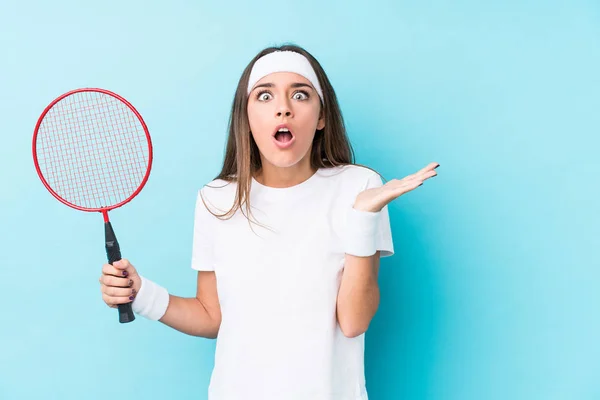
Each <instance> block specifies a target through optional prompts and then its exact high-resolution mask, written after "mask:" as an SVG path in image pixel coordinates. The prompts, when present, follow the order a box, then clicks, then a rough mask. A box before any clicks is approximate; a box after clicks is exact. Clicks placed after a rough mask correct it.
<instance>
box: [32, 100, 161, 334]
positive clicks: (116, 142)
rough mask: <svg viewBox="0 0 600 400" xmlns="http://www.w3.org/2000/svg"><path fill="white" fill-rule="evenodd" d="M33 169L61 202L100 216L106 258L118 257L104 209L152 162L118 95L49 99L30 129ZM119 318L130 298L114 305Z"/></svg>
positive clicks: (133, 189) (130, 190) (126, 313)
mask: <svg viewBox="0 0 600 400" xmlns="http://www.w3.org/2000/svg"><path fill="white" fill-rule="evenodd" d="M33 159H34V163H35V168H36V171H37V173H38V175H39V177H40V179H41V181H42V183H43V184H44V186H45V187H46V189H48V191H49V192H50V193H51V194H52V195H53V196H54V197H55V198H56V199H57V200H59V201H60V202H61V203H63V204H65V205H67V206H69V207H72V208H74V209H76V210H80V211H88V212H100V213H102V215H103V217H104V236H105V248H106V255H107V258H108V262H109V263H110V264H113V263H115V262H116V261H119V260H120V259H121V250H120V247H119V242H118V241H117V237H116V235H115V232H114V230H113V227H112V225H111V222H110V220H109V218H108V212H109V211H111V210H114V209H115V208H118V207H121V206H123V205H124V204H126V203H128V202H129V201H131V200H132V199H133V198H134V197H135V196H137V195H138V194H139V193H140V191H141V190H142V188H143V187H144V185H145V184H146V182H147V180H148V176H149V175H150V169H151V166H152V142H151V140H150V133H149V132H148V128H147V126H146V124H145V122H144V120H143V119H142V116H141V115H140V113H139V112H138V111H137V110H136V109H135V108H134V107H133V106H132V105H131V104H130V103H129V102H128V101H127V100H125V99H124V98H123V97H121V96H119V95H117V94H115V93H112V92H110V91H108V90H104V89H97V88H84V89H76V90H72V91H70V92H67V93H65V94H63V95H61V96H59V97H58V98H56V99H55V100H54V101H52V102H51V103H50V104H49V105H48V106H47V107H46V108H45V109H44V111H43V112H42V114H41V115H40V117H39V119H38V121H37V124H36V126H35V130H34V134H33ZM117 308H118V311H119V322H121V323H126V322H131V321H133V320H134V319H135V316H134V314H133V311H132V307H131V302H129V303H125V304H119V305H118V307H117Z"/></svg>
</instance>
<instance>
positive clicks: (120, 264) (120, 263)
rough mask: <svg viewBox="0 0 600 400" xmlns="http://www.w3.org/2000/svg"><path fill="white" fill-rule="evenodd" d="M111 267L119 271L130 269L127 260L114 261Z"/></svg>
mask: <svg viewBox="0 0 600 400" xmlns="http://www.w3.org/2000/svg"><path fill="white" fill-rule="evenodd" d="M113 266H114V267H115V268H117V269H120V270H127V269H128V268H129V267H132V265H131V263H130V262H129V260H128V259H126V258H122V259H120V260H119V261H115V262H114V263H113Z"/></svg>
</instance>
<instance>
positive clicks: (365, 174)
mask: <svg viewBox="0 0 600 400" xmlns="http://www.w3.org/2000/svg"><path fill="white" fill-rule="evenodd" d="M320 173H321V175H323V176H326V177H328V178H334V179H336V180H339V181H341V182H342V184H343V185H344V186H346V185H347V186H357V187H366V186H372V185H376V184H380V183H381V177H380V175H379V173H378V172H377V171H375V170H373V169H370V168H368V167H366V166H363V165H357V164H347V165H340V166H336V167H331V168H323V169H322V170H321V172H320Z"/></svg>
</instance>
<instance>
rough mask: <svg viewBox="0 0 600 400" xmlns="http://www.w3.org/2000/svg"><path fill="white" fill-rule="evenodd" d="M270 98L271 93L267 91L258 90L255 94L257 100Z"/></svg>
mask: <svg viewBox="0 0 600 400" xmlns="http://www.w3.org/2000/svg"><path fill="white" fill-rule="evenodd" d="M270 98H271V93H269V92H260V93H259V94H258V96H257V99H258V100H259V101H267V100H269V99H270Z"/></svg>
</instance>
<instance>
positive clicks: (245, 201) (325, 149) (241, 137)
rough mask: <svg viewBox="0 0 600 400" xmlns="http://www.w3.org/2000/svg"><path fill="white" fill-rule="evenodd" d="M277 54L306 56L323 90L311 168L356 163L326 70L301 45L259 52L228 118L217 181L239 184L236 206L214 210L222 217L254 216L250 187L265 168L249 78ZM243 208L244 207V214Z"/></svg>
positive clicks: (242, 80)
mask: <svg viewBox="0 0 600 400" xmlns="http://www.w3.org/2000/svg"><path fill="white" fill-rule="evenodd" d="M275 51H294V52H296V53H300V54H302V55H303V56H305V57H306V58H307V59H308V61H309V62H310V64H311V65H312V67H313V69H314V71H315V73H316V75H317V78H318V79H319V84H320V85H321V88H322V90H323V102H322V108H321V112H322V113H323V114H324V116H325V128H324V129H321V130H317V132H316V134H315V137H314V140H313V144H312V150H311V155H310V164H311V167H312V168H313V169H318V168H332V167H336V166H340V165H347V164H354V151H353V149H352V146H351V144H350V140H349V139H348V136H347V133H346V127H345V125H344V120H343V117H342V113H341V111H340V107H339V104H338V101H337V97H336V95H335V91H334V90H333V87H332V86H331V83H330V82H329V79H328V78H327V75H326V74H325V71H324V70H323V67H321V65H320V64H319V62H318V61H317V60H316V59H315V58H314V57H313V56H312V55H311V54H310V53H309V52H308V51H306V50H304V49H303V48H302V47H300V46H297V45H293V44H285V45H283V46H279V47H267V48H265V49H263V50H262V51H261V52H259V53H258V54H257V55H256V56H255V57H254V58H253V59H252V61H250V63H249V64H248V66H247V67H246V69H244V72H243V73H242V76H241V78H240V80H239V83H238V86H237V89H236V91H235V96H234V99H233V105H232V107H231V115H230V117H229V127H228V131H229V135H228V138H227V145H226V149H225V159H224V161H223V168H222V169H221V172H220V173H219V174H218V175H217V176H216V177H215V179H222V180H224V181H226V182H237V189H236V194H235V201H234V204H233V206H232V208H231V209H230V210H229V211H227V212H226V213H224V214H214V213H212V211H211V213H212V214H213V215H215V216H217V217H219V218H227V219H228V218H231V217H232V216H233V215H234V214H235V212H236V211H237V210H238V209H240V211H241V212H242V213H243V214H244V215H245V216H246V218H248V216H249V215H252V212H251V210H250V200H249V199H250V196H249V195H250V186H251V184H252V177H254V176H255V174H256V173H257V172H258V171H260V169H261V167H262V165H261V159H260V153H259V150H258V146H257V145H256V142H255V141H254V138H253V137H252V134H251V133H250V123H249V121H248V109H247V106H248V95H247V88H248V79H249V77H250V72H251V71H252V67H253V66H254V63H255V62H256V60H258V59H259V58H261V57H262V56H264V55H266V54H269V53H272V52H275ZM205 204H206V203H205ZM242 207H244V208H245V212H244V210H243V209H242ZM248 220H250V219H249V218H248Z"/></svg>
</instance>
